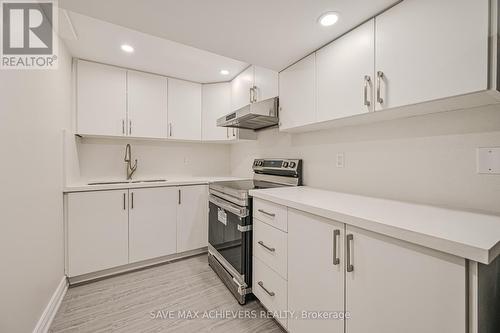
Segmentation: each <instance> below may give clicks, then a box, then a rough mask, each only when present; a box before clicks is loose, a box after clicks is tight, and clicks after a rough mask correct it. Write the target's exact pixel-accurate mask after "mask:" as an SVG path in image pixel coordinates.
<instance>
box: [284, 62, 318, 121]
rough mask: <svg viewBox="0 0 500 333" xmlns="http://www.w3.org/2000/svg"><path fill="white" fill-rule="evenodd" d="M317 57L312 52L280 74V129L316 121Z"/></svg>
mask: <svg viewBox="0 0 500 333" xmlns="http://www.w3.org/2000/svg"><path fill="white" fill-rule="evenodd" d="M315 58H316V56H315V54H311V55H309V56H307V57H306V58H304V59H302V60H300V61H299V62H297V63H295V64H294V65H292V66H290V67H288V68H287V69H285V70H284V71H282V72H281V73H280V74H279V86H280V88H279V94H280V110H279V117H280V130H285V129H289V128H293V127H297V126H301V125H306V124H310V123H313V122H315V121H316V60H315Z"/></svg>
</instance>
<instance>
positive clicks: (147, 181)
mask: <svg viewBox="0 0 500 333" xmlns="http://www.w3.org/2000/svg"><path fill="white" fill-rule="evenodd" d="M166 181H167V180H166V179H141V180H125V181H112V182H92V183H88V185H121V184H140V183H162V182H166Z"/></svg>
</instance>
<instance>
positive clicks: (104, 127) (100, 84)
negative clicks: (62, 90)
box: [76, 60, 127, 136]
mask: <svg viewBox="0 0 500 333" xmlns="http://www.w3.org/2000/svg"><path fill="white" fill-rule="evenodd" d="M76 89H77V127H78V130H77V132H78V133H79V134H94V135H113V136H122V135H125V133H126V125H125V123H126V120H127V119H126V118H127V71H126V70H124V69H120V68H117V67H112V66H106V65H101V64H96V63H93V62H88V61H82V60H79V61H78V65H77V88H76Z"/></svg>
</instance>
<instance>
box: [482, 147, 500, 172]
mask: <svg viewBox="0 0 500 333" xmlns="http://www.w3.org/2000/svg"><path fill="white" fill-rule="evenodd" d="M477 173H485V174H500V147H485V148H478V149H477Z"/></svg>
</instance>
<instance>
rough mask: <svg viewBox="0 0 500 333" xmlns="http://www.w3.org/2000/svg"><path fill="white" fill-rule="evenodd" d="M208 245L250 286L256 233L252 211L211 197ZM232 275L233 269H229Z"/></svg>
mask: <svg viewBox="0 0 500 333" xmlns="http://www.w3.org/2000/svg"><path fill="white" fill-rule="evenodd" d="M209 207H210V211H209V220H208V242H209V243H210V245H211V246H212V248H214V249H215V250H216V251H217V252H218V253H219V255H220V256H221V257H222V258H223V259H224V260H225V261H226V263H224V262H221V264H223V265H225V264H229V265H231V266H232V268H234V269H235V270H236V271H237V272H238V273H239V274H240V276H241V277H242V278H243V279H244V280H246V281H245V282H247V283H249V282H250V281H249V278H250V277H249V274H250V267H249V265H250V263H251V246H252V239H251V237H252V232H251V231H250V226H251V218H250V211H249V208H248V207H241V206H237V205H235V204H233V203H231V202H228V201H226V200H224V199H221V198H219V197H216V196H214V195H212V194H211V195H210V197H209ZM226 269H228V270H229V271H231V269H230V268H228V267H226Z"/></svg>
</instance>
